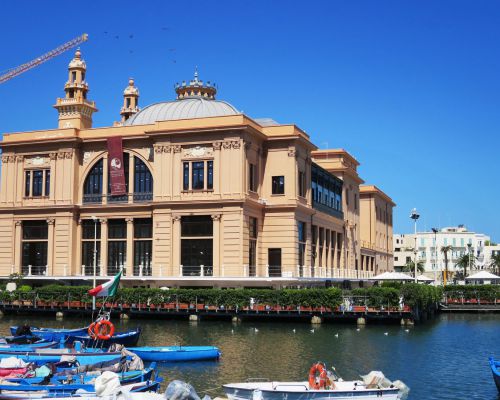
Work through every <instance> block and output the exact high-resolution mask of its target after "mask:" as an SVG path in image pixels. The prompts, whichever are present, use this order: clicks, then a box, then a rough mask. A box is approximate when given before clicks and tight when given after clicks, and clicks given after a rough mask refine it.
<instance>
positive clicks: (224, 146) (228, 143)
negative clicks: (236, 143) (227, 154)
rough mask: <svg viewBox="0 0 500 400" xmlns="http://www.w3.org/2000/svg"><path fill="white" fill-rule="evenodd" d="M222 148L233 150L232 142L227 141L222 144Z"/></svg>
mask: <svg viewBox="0 0 500 400" xmlns="http://www.w3.org/2000/svg"><path fill="white" fill-rule="evenodd" d="M222 148H223V149H226V150H227V149H230V148H231V142H229V141H225V142H222Z"/></svg>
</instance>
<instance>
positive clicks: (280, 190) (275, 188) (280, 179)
mask: <svg viewBox="0 0 500 400" xmlns="http://www.w3.org/2000/svg"><path fill="white" fill-rule="evenodd" d="M272 194H285V177H284V176H273V177H272Z"/></svg>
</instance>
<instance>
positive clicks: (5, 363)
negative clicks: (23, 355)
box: [0, 357, 28, 368]
mask: <svg viewBox="0 0 500 400" xmlns="http://www.w3.org/2000/svg"><path fill="white" fill-rule="evenodd" d="M27 365H28V363H26V362H24V361H23V360H21V359H19V358H17V357H8V358H2V359H1V360H0V368H25V367H26V366H27Z"/></svg>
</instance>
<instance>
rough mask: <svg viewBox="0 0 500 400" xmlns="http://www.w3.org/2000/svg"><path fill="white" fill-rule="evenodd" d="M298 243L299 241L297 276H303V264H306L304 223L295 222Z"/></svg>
mask: <svg viewBox="0 0 500 400" xmlns="http://www.w3.org/2000/svg"><path fill="white" fill-rule="evenodd" d="M297 231H298V241H299V260H298V261H299V276H304V271H303V268H304V264H305V263H306V223H305V222H302V221H298V222H297Z"/></svg>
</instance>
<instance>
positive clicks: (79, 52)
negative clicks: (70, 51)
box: [75, 47, 82, 60]
mask: <svg viewBox="0 0 500 400" xmlns="http://www.w3.org/2000/svg"><path fill="white" fill-rule="evenodd" d="M81 55H82V53H81V51H80V48H79V47H78V48H77V49H76V51H75V58H76V59H78V60H79V59H80V57H81Z"/></svg>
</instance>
